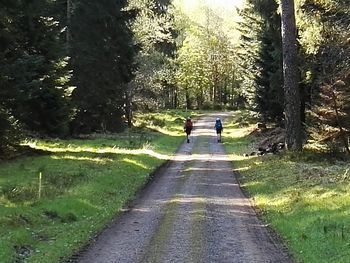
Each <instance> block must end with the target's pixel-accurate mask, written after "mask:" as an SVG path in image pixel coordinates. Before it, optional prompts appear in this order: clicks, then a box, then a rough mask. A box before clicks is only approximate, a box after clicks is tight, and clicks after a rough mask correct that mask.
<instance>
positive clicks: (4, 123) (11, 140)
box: [0, 106, 22, 156]
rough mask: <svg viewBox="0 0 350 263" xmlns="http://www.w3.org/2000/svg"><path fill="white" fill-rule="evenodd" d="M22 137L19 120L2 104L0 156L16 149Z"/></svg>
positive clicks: (0, 111) (0, 115)
mask: <svg viewBox="0 0 350 263" xmlns="http://www.w3.org/2000/svg"><path fill="white" fill-rule="evenodd" d="M21 137H22V132H21V129H20V125H19V123H18V121H17V120H16V119H15V118H14V117H13V116H12V115H11V114H10V113H9V111H7V110H6V109H4V108H3V107H1V106H0V156H5V155H6V154H8V153H9V152H10V151H13V150H15V147H16V146H17V145H18V144H19V142H20V140H21Z"/></svg>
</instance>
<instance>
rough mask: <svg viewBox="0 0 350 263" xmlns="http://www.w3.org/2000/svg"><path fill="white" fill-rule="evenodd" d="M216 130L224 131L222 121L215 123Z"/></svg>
mask: <svg viewBox="0 0 350 263" xmlns="http://www.w3.org/2000/svg"><path fill="white" fill-rule="evenodd" d="M215 128H216V129H222V123H221V121H217V122H216V123H215Z"/></svg>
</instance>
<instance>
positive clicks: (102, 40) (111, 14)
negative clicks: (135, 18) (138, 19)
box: [70, 0, 135, 132]
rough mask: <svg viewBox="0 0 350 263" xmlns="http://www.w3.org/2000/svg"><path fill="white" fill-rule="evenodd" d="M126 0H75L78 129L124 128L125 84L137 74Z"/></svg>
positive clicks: (73, 27)
mask: <svg viewBox="0 0 350 263" xmlns="http://www.w3.org/2000/svg"><path fill="white" fill-rule="evenodd" d="M126 3H127V1H126V0H122V1H113V0H101V1H93V0H86V1H75V2H74V9H73V10H72V17H71V28H70V32H71V49H70V50H71V57H72V64H71V67H72V69H73V72H74V73H73V74H74V75H73V78H72V84H73V85H74V86H76V89H75V90H74V92H73V100H74V102H75V103H76V105H77V116H76V120H75V123H74V128H75V131H79V132H92V131H117V130H120V129H122V126H123V115H124V104H125V91H126V84H127V83H128V82H129V81H130V80H131V79H132V77H133V70H134V54H135V49H134V46H133V42H132V32H131V31H130V29H129V26H128V22H129V20H130V18H131V14H130V13H129V12H127V11H124V10H123V8H124V7H125V5H126Z"/></svg>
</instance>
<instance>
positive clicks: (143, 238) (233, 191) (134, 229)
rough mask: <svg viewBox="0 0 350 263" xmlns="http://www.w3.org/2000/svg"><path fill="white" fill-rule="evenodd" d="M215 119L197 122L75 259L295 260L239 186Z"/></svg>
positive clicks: (181, 262) (94, 262) (91, 262)
mask: <svg viewBox="0 0 350 263" xmlns="http://www.w3.org/2000/svg"><path fill="white" fill-rule="evenodd" d="M225 116H226V115H225V114H222V115H221V117H222V118H223V119H224V118H225ZM216 117H217V115H215V116H214V115H208V116H206V117H204V118H202V119H200V120H198V121H196V120H195V122H194V125H195V130H194V132H193V135H192V138H191V142H190V143H184V144H182V146H181V147H180V149H179V151H178V153H177V154H176V156H175V157H174V158H173V160H172V161H170V162H169V163H168V164H167V165H166V166H165V167H164V168H163V169H161V170H160V172H159V174H157V175H156V178H155V179H154V181H153V182H152V183H151V184H150V185H149V186H148V187H147V189H146V190H145V191H144V192H143V193H142V196H141V197H139V198H138V199H137V200H136V201H135V202H134V204H133V205H132V207H131V208H130V210H128V211H127V212H125V213H123V214H122V215H121V216H120V217H119V218H118V219H117V220H116V221H115V222H114V223H113V224H111V226H110V227H108V228H106V229H105V230H104V231H103V232H102V233H101V234H100V235H99V236H98V237H97V238H96V240H95V242H93V243H92V244H91V245H90V246H89V247H88V248H87V249H86V250H85V251H83V252H82V253H81V255H80V256H79V258H78V259H77V260H76V262H79V263H112V262H113V263H119V262H120V263H137V262H149V263H157V262H159V263H163V262H178V263H185V262H188V263H190V262H191V263H192V262H198V263H199V262H200V263H203V262H208V263H209V262H210V263H212V262H219V263H226V262H232V263H235V262H237V263H238V262H242V263H243V262H245V263H257V262H259V263H260V262H261V263H262V262H276V263H282V262H283V263H289V262H293V261H292V260H291V259H290V258H289V257H288V254H287V253H286V252H285V250H284V249H283V247H282V246H281V244H280V243H279V242H278V241H276V239H275V238H274V236H273V235H271V234H270V232H269V231H268V229H267V227H266V226H265V225H264V223H263V222H261V221H260V220H259V219H258V218H257V216H256V213H255V211H254V209H253V208H252V206H251V203H250V201H249V200H248V199H247V198H246V197H245V196H244V195H243V193H242V191H241V189H240V188H239V185H238V183H237V180H236V178H235V175H234V172H233V168H232V164H231V162H230V160H229V157H228V156H227V155H226V154H225V152H224V149H223V146H222V145H221V144H218V143H217V141H216V135H215V132H214V129H213V126H214V122H215V118H216Z"/></svg>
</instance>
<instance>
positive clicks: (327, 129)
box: [298, 0, 350, 149]
mask: <svg viewBox="0 0 350 263" xmlns="http://www.w3.org/2000/svg"><path fill="white" fill-rule="evenodd" d="M298 18H299V19H298V26H299V34H300V41H299V42H300V44H301V52H302V54H303V57H304V59H303V60H302V62H303V63H302V64H301V69H302V74H303V76H304V80H303V88H304V89H305V90H304V93H305V94H306V96H307V97H309V99H308V101H310V103H309V105H308V106H309V109H310V115H309V122H312V123H313V124H314V125H316V127H317V128H318V131H317V133H320V131H321V132H322V133H325V134H327V136H329V135H330V133H333V135H335V134H336V133H338V132H339V129H341V127H343V128H344V129H345V132H348V131H349V128H350V110H349V107H348V106H347V105H349V98H350V93H349V89H348V86H349V84H350V82H349V80H350V78H349V75H350V74H349V68H350V65H349V60H348V57H349V55H350V48H349V44H348V43H349V34H348V28H349V25H350V7H349V5H348V3H347V1H333V0H324V1H314V0H300V1H298ZM333 95H334V96H333ZM333 98H335V100H333ZM337 111H338V113H339V114H338V117H339V118H338V117H337ZM337 130H338V131H337ZM347 136H349V135H347ZM331 137H333V138H334V137H336V136H331ZM335 141H338V140H335ZM340 148H342V149H344V145H343V146H341V147H340Z"/></svg>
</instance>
